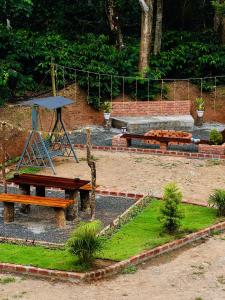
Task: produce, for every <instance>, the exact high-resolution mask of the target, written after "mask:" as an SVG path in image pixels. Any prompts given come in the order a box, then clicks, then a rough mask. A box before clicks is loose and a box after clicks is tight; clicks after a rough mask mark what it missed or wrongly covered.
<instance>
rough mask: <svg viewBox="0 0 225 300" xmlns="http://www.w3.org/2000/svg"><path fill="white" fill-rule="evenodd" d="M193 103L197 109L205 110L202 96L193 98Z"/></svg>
mask: <svg viewBox="0 0 225 300" xmlns="http://www.w3.org/2000/svg"><path fill="white" fill-rule="evenodd" d="M195 105H196V109H197V110H205V100H204V99H203V98H202V97H201V98H196V99H195Z"/></svg>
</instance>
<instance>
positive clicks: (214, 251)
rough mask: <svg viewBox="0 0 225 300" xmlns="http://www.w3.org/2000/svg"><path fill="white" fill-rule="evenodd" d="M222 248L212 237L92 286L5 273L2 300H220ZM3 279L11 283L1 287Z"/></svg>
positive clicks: (224, 264) (224, 275)
mask: <svg viewBox="0 0 225 300" xmlns="http://www.w3.org/2000/svg"><path fill="white" fill-rule="evenodd" d="M224 247H225V237H224V235H223V236H217V237H213V238H210V239H209V240H207V241H206V242H205V243H202V244H199V245H196V246H195V247H189V248H186V249H183V250H182V251H181V250H180V251H178V252H175V253H173V254H170V255H165V256H163V257H159V258H158V259H155V260H154V261H152V262H150V263H146V264H145V265H142V266H140V267H139V268H138V270H137V272H136V273H134V274H126V275H119V276H118V277H116V278H113V279H109V280H105V281H100V282H96V283H92V284H79V285H72V284H68V283H57V282H47V281H41V280H32V279H28V278H24V277H15V276H13V275H6V274H4V275H0V300H6V299H8V300H11V299H22V300H55V299H61V300H64V299H65V300H67V299H79V300H82V299H84V300H89V299H90V300H117V299H129V300H136V299H140V300H143V299H146V300H147V299H152V300H181V299H182V300H222V299H225V253H224ZM9 277H11V280H8V278H9ZM7 280H8V281H11V282H9V283H5V284H3V283H4V282H6V281H7ZM12 281H14V282H12Z"/></svg>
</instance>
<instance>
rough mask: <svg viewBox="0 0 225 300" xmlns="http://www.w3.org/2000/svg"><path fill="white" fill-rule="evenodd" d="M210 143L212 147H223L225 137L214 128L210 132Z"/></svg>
mask: <svg viewBox="0 0 225 300" xmlns="http://www.w3.org/2000/svg"><path fill="white" fill-rule="evenodd" d="M209 142H210V143H211V144H212V145H221V144H222V142H223V135H222V133H221V132H219V131H218V129H216V128H213V129H212V130H211V131H210V135H209Z"/></svg>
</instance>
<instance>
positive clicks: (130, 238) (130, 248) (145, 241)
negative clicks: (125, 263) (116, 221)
mask: <svg viewBox="0 0 225 300" xmlns="http://www.w3.org/2000/svg"><path fill="white" fill-rule="evenodd" d="M162 205H163V203H162V202H161V201H157V200H153V201H152V202H151V203H150V204H149V206H147V207H146V208H145V209H144V210H143V211H142V212H141V213H140V214H138V215H137V216H136V217H135V218H134V219H132V220H131V221H130V222H129V223H127V224H125V225H122V227H121V229H120V230H119V231H117V232H116V233H115V234H114V235H113V236H112V238H111V239H110V240H107V241H106V242H105V245H104V251H103V252H102V253H101V254H99V256H100V257H101V258H107V259H112V260H118V261H120V260H123V259H127V258H129V257H130V256H132V255H136V254H138V253H140V252H142V251H143V250H145V249H151V248H154V247H157V246H159V245H162V244H165V243H167V242H170V241H172V240H174V239H176V238H180V237H182V236H183V235H184V234H187V233H191V232H194V231H197V230H200V229H202V228H205V227H207V226H210V225H213V224H214V223H215V222H216V220H217V217H216V210H215V209H212V208H208V207H200V206H194V205H187V204H182V209H183V211H184V215H185V217H184V219H182V226H181V233H180V234H179V235H168V234H162V233H161V232H162V225H161V223H160V221H159V220H158V217H159V214H160V207H161V206H162Z"/></svg>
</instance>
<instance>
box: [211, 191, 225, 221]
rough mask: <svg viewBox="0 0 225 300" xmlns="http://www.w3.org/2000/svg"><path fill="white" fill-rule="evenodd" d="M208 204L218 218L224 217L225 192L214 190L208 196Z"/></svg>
mask: <svg viewBox="0 0 225 300" xmlns="http://www.w3.org/2000/svg"><path fill="white" fill-rule="evenodd" d="M208 203H209V204H210V205H211V206H212V207H215V208H216V209H217V211H218V215H219V216H225V190H222V189H216V190H214V193H213V194H212V195H210V196H209V200H208Z"/></svg>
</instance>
